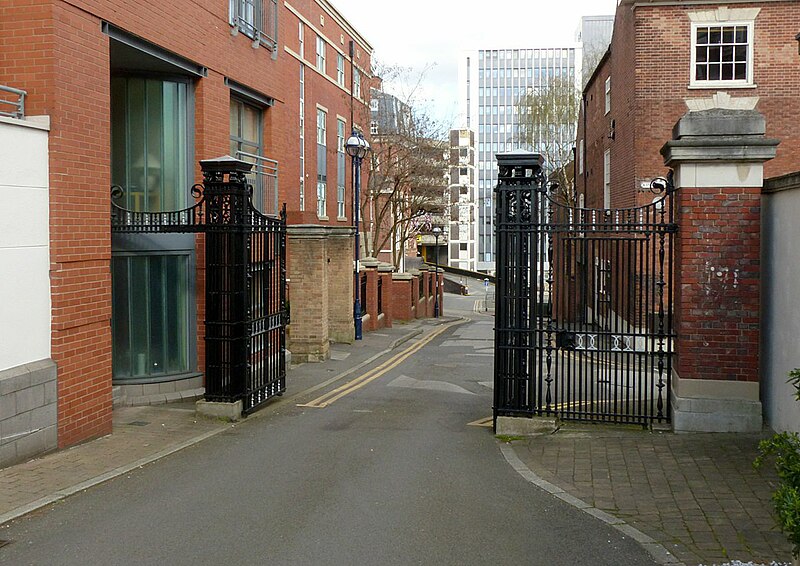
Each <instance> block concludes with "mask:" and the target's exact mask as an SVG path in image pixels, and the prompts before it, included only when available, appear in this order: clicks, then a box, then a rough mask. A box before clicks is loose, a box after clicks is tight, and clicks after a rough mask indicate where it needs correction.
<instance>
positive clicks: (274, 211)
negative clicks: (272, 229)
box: [236, 151, 280, 216]
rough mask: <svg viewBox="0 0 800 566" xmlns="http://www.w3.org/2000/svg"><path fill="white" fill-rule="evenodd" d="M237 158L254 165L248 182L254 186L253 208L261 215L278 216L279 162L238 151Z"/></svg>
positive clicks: (248, 175)
mask: <svg viewBox="0 0 800 566" xmlns="http://www.w3.org/2000/svg"><path fill="white" fill-rule="evenodd" d="M236 158H237V159H241V160H242V161H247V162H248V163H252V164H253V169H252V171H251V172H250V173H248V174H247V180H248V181H249V182H250V184H251V185H253V206H255V207H256V209H257V210H258V211H259V212H260V213H261V214H268V215H270V216H277V215H278V212H279V210H280V209H279V208H278V162H277V161H275V160H274V159H268V158H266V157H263V156H261V155H256V154H254V153H246V152H244V151H237V152H236Z"/></svg>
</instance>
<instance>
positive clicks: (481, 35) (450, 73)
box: [332, 0, 617, 127]
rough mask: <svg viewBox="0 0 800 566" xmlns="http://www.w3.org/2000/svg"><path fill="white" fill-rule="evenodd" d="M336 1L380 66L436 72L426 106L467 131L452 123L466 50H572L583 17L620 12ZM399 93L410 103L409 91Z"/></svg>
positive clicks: (459, 1) (608, 1)
mask: <svg viewBox="0 0 800 566" xmlns="http://www.w3.org/2000/svg"><path fill="white" fill-rule="evenodd" d="M332 1H333V4H334V6H336V8H337V9H338V10H339V11H340V12H341V13H342V15H344V16H345V18H347V20H348V21H350V23H351V24H353V25H354V26H355V28H356V30H358V31H359V32H360V33H361V35H362V36H363V37H364V38H365V39H366V40H367V41H368V42H369V43H370V44H371V45H372V47H373V49H374V50H375V52H374V55H373V57H374V58H375V59H376V60H378V61H380V62H381V63H384V64H388V65H399V66H402V67H410V68H412V69H413V70H414V73H415V74H416V75H414V73H412V75H413V76H418V74H419V73H420V72H422V71H423V70H424V69H426V68H427V69H428V70H427V72H426V73H425V76H424V80H423V83H422V85H421V88H420V90H419V91H418V92H419V96H418V97H417V100H418V104H421V105H422V107H423V108H424V109H425V110H426V111H427V112H428V113H429V114H430V115H431V116H433V117H434V118H435V119H436V120H438V121H439V122H441V123H443V125H445V126H447V127H450V125H452V126H453V127H459V126H463V124H457V123H452V122H454V120H455V119H456V117H457V114H458V87H459V85H458V62H459V59H460V58H461V53H462V52H463V51H464V50H468V49H485V48H495V47H496V48H507V47H525V48H534V47H559V46H565V47H566V46H570V45H571V44H572V43H573V42H574V41H575V33H576V31H577V29H578V24H579V23H580V18H581V16H598V15H610V14H614V10H615V8H616V4H617V2H616V0H554V1H553V0H551V1H549V2H537V1H535V0H494V1H493V2H486V1H485V0H482V1H477V0H405V1H404V2H386V1H380V0H379V1H377V2H376V1H372V2H370V1H365V0H332ZM409 82H410V81H405V83H406V85H408V84H409ZM394 88H398V87H397V86H395V87H394ZM409 88H410V87H409V86H403V87H402V89H403V90H408V89H409ZM387 90H392V87H391V86H390V87H387ZM395 94H398V96H400V97H401V98H406V92H397V93H395ZM451 123H452V124H451Z"/></svg>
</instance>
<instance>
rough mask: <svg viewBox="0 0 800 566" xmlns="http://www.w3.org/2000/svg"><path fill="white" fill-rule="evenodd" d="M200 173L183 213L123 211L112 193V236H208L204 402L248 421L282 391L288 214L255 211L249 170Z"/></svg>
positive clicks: (219, 166) (230, 164)
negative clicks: (236, 411)
mask: <svg viewBox="0 0 800 566" xmlns="http://www.w3.org/2000/svg"><path fill="white" fill-rule="evenodd" d="M200 165H201V167H202V170H203V184H202V185H195V186H194V187H192V196H194V197H195V199H197V200H196V202H195V204H194V205H193V206H191V207H189V208H187V209H184V210H179V211H174V212H134V211H131V210H126V209H124V208H122V207H120V206H118V205H117V204H116V203H115V202H114V201H115V200H117V199H118V198H119V197H120V196H121V195H122V190H121V189H120V188H119V187H114V188H113V189H112V202H111V229H112V232H121V233H122V232H124V233H170V232H173V233H175V232H194V233H203V234H204V235H205V272H206V282H205V284H206V292H205V308H206V317H205V345H206V372H205V389H206V391H205V398H206V400H208V401H221V402H236V401H239V400H241V401H242V408H243V410H242V412H243V413H244V414H247V413H250V412H252V411H254V410H255V409H256V408H257V407H258V406H259V405H261V404H262V403H263V402H265V401H266V400H268V399H270V398H271V397H273V396H275V395H280V394H281V393H283V392H284V391H285V389H286V324H287V323H288V320H287V318H288V317H287V310H286V209H285V206H284V209H283V211H282V212H281V214H280V217H278V218H276V217H271V216H265V215H263V214H261V213H260V212H259V211H258V210H256V208H255V207H254V206H253V202H252V192H253V189H252V186H251V185H249V184H248V182H247V179H246V177H245V174H246V173H247V172H249V170H250V168H251V167H252V165H251V164H250V163H245V162H242V161H239V160H236V159H233V158H227V157H226V158H220V159H211V160H205V161H201V162H200Z"/></svg>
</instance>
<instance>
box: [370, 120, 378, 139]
mask: <svg viewBox="0 0 800 566" xmlns="http://www.w3.org/2000/svg"><path fill="white" fill-rule="evenodd" d="M369 133H370V134H372V135H373V136H377V135H378V122H376V121H375V120H372V121H371V122H370V123H369Z"/></svg>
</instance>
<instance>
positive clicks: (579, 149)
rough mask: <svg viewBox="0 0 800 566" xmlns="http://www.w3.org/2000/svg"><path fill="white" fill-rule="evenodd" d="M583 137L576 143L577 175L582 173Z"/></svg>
mask: <svg viewBox="0 0 800 566" xmlns="http://www.w3.org/2000/svg"><path fill="white" fill-rule="evenodd" d="M584 147H585V146H584V144H583V139H581V141H580V143H579V144H578V175H583V159H584V158H583V152H584Z"/></svg>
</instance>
